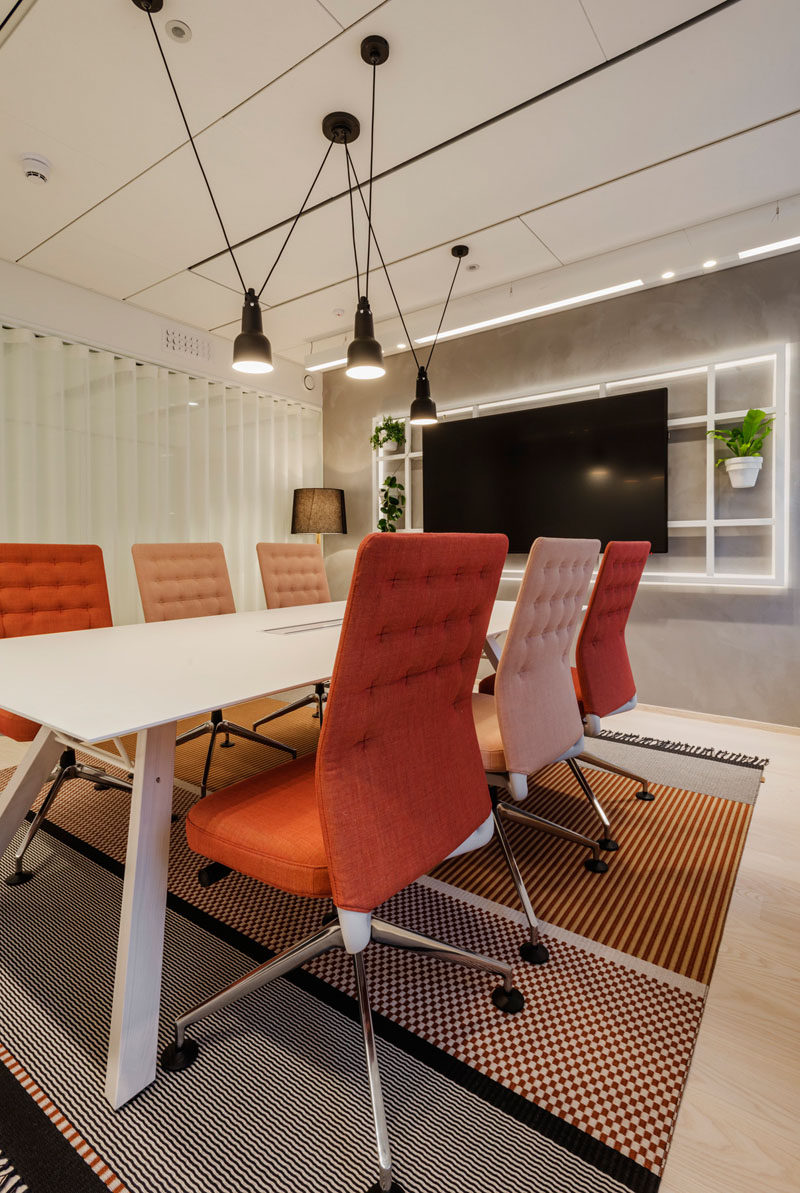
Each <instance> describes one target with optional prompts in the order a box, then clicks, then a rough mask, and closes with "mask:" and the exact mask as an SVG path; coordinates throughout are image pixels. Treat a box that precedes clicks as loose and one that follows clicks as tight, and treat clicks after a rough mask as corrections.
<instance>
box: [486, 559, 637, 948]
mask: <svg viewBox="0 0 800 1193" xmlns="http://www.w3.org/2000/svg"><path fill="white" fill-rule="evenodd" d="M599 550H600V543H599V541H598V540H597V539H555V538H553V539H550V538H539V539H537V540H536V542H535V543H534V544H533V547H532V548H531V552H530V555H529V556H528V563H527V566H526V568H525V575H524V577H523V580H522V584H521V585H520V590H519V595H518V597H517V603H516V607H515V609H514V616H513V618H512V620H511V625H510V626H509V629H508V634H507V636H506V640H505V644H504V646H503V651H502V654H501V655H500V658H499V661H498V664H497V674H496V676H493V677H490V678H492V679H494V681H495V682H494V684H493V685H492V688H493V690H492V691H488V690H487V688H488V687H489V685H488V684H482V685H481V688H482V690H481V691H479V692H478V693H477V694H476V695H474V696H473V702H472V710H473V715H474V718H475V728H476V730H477V733H478V742H479V743H480V747H481V757H482V760H483V765H484V769H485V771H486V775H487V779H488V781H489V785H490V788H491V789H492V798H493V803H494V815H495V825H496V827H497V832H498V837H499V840H500V844H501V846H502V848H503V851H504V853H505V855H506V861H507V862H508V865H509V869H510V870H511V873H512V875H513V876H514V881H515V884H516V886H517V892H518V894H519V897H520V900H521V901H522V904H523V907H525V911H526V914H527V915H528V919H529V921H530V919H531V917H532V916H533V910H532V908H530V907H529V906H526V903H525V900H526V895H525V889H524V886H523V884H522V880H521V877H520V875H519V870H518V868H517V867H516V864H515V862H514V858H513V855H512V854H511V850H510V847H509V846H508V842H507V839H506V836H505V832H504V830H503V827H502V819H503V818H505V819H507V820H512V821H515V822H516V823H518V824H527V825H529V826H530V827H534V828H538V829H541V830H543V831H544V832H548V833H552V834H554V835H555V836H557V837H562V838H564V839H565V840H567V841H574V842H575V844H577V845H583V846H585V847H586V848H587V849H589V850H590V851H591V857H589V858H587V859H586V861H585V863H584V864H585V866H586V868H587V870H591V871H593V872H594V873H597V874H602V873H605V871H606V870H607V869H608V865H607V863H606V862H605V861H604V860H603V859H602V858H601V857H600V850H601V849H612V848H613V849H616V843H615V842H613V841H611V840H610V839H603V840H601V841H594V840H592V838H591V837H586V836H583V835H582V834H581V833H576V832H574V831H573V830H572V829H568V828H566V827H565V826H563V825H560V824H555V823H554V822H553V821H550V820H546V819H545V818H543V817H541V816H537V815H534V813H533V812H530V811H527V810H524V809H522V808H517V807H515V806H514V805H513V804H509V803H507V802H505V801H502V800H501V799H500V793H501V791H503V790H507V791H509V792H510V793H511V795H512V796H513V798H514V800H515V801H516V802H518V803H519V802H522V801H523V800H525V799H527V797H528V776H529V775H534V774H536V773H537V772H538V771H540V770H542V769H543V768H544V767H546V766H550V765H551V764H552V763H554V762H566V763H567V765H568V766H569V768H570V770H571V771H572V773H573V775H574V776H575V778H576V779H577V780H578V782H579V784H580V786H581V790H582V791H583V792H584V794H585V795H586V796H587V798H588V799H589V802H590V803H591V804H592V807H593V808H594V809H595V811H597V808H598V806H599V805H598V804H597V800H596V798H595V796H594V793H593V792H592V790H591V788H590V787H589V785H588V783H587V782H586V779H585V777H584V775H583V773H582V771H581V769H580V766H579V765H578V761H577V759H578V757H579V756H580V755H581V754H582V752H583V744H584V742H583V725H582V722H581V717H580V713H579V711H578V706H577V703H576V701H575V690H574V687H573V682H572V674H571V669H570V662H569V656H570V650H571V647H572V643H573V640H574V638H575V633H576V631H577V628H578V622H579V620H580V615H581V607H582V605H583V602H584V600H585V599H586V593H587V590H588V587H589V584H590V582H591V578H592V571H593V569H594V566H595V563H596V562H597V555H598V552H599ZM523 950H524V952H523V956H525V954H526V953H528V954H530V955H529V956H528V957H527V959H528V960H532V961H536V960H537V957H536V951H537V948H536V944H535V943H533V942H531V944H530V945H527V944H526V945H524V946H523Z"/></svg>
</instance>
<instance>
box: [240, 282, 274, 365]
mask: <svg viewBox="0 0 800 1193" xmlns="http://www.w3.org/2000/svg"><path fill="white" fill-rule="evenodd" d="M233 367H234V369H236V372H237V373H271V372H272V369H273V365H272V347H271V346H270V342H269V340H268V339H267V337H266V336H265V335H264V328H263V326H262V323H261V307H260V306H259V304H258V299H257V298H256V292H255V290H254V289H253V288H252V286H251V287H250V289H249V290H248V291H247V293H246V294H245V299H244V306H243V307H242V330H241V331H240V332H239V334H238V336H237V337H236V339H235V340H234V342H233Z"/></svg>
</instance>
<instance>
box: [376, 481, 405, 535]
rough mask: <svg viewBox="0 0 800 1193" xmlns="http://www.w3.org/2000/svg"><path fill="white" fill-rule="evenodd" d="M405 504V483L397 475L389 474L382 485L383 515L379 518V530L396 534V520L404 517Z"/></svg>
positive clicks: (381, 507)
mask: <svg viewBox="0 0 800 1193" xmlns="http://www.w3.org/2000/svg"><path fill="white" fill-rule="evenodd" d="M405 506H406V492H405V485H401V484H400V481H399V480H398V479H397V477H396V476H387V478H386V480H385V481H384V482H383V484H382V485H381V506H380V509H381V517H380V518H379V519H378V530H380V531H383V532H386V531H390V532H391V533H392V534H394V532H395V531H396V530H397V527H396V526H395V522H399V521H400V519H401V518H402V516H403V510H404V509H405Z"/></svg>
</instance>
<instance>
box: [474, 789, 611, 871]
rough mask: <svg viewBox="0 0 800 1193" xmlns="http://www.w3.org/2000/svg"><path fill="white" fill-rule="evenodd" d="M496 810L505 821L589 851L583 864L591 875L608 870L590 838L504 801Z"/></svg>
mask: <svg viewBox="0 0 800 1193" xmlns="http://www.w3.org/2000/svg"><path fill="white" fill-rule="evenodd" d="M497 810H498V812H500V813H501V815H502V816H503V817H504V818H505V819H506V820H512V821H513V822H514V823H515V824H524V825H527V827H528V828H538V829H539V830H540V832H545V833H550V834H551V835H552V836H554V837H561V839H562V840H564V841H572V842H574V844H575V845H583V846H584V847H585V848H586V849H589V850H591V853H592V856H591V857H587V858H586V860H585V861H584V863H583V864H584V866H585V867H586V869H587V870H589V871H591V873H593V874H605V873H606V871H607V870H608V863H607V862H604V861H603V859H602V858H601V857H600V848H601V847H600V844H599V842H597V841H594V840H593V839H592V838H591V837H584V836H583V834H582V833H576V832H573V830H572V829H571V828H566V827H565V826H564V825H563V824H556V822H555V821H554V820H545V818H544V817H543V816H536V815H535V813H533V812H528V811H527V810H526V809H524V808H515V807H514V805H513V804H507V803H506V802H505V800H503V801H502V802H501V803H499V804H498V805H497ZM518 889H519V888H518Z"/></svg>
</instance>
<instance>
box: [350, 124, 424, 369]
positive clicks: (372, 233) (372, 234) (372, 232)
mask: <svg viewBox="0 0 800 1193" xmlns="http://www.w3.org/2000/svg"><path fill="white" fill-rule="evenodd" d="M344 150H345V153H346V154H347V162H348V171H349V170H352V171H353V177H354V178H355V180H356V186H357V188H358V194H359V197H360V199H361V205H362V207H363V208H364V213H365V214H366V217H367V222H368V225H369V227H368V230H367V235H368V236H369V237H370V238H371V239H372V240H374V241H375V248H376V250H377V253H378V256H379V257H380V260H381V265H382V266H383V272H384V274H385V275H386V281H387V282H388V285H389V289H390V290H391V292H392V298H393V299H394V305H395V306H396V307H397V313H398V315H399V316H400V322H401V323H402V325H403V331H404V332H405V333H406V339H407V340H408V346H409V348H410V349H411V354H412V356H413V357H414V363H415V364H416V366H417V369H419V368H420V363H419V357H418V356H417V354H416V352H415V350H414V341H413V340H412V339H411V336H410V335H409V334H408V328H407V327H406V321H405V319H404V318H403V312H402V311H401V310H400V303H399V302H398V301H397V295H396V294H395V292H394V286H393V285H392V279H391V278H390V277H389V270H388V269H387V268H386V262H385V261H384V259H383V253H382V252H381V246H380V245H379V244H378V237H377V236H376V235H375V229H374V228H373V226H372V220H371V219H370V216H369V209H368V207H367V204H366V202H365V200H364V196H363V194H362V193H361V183H360V182H359V181H358V175H357V174H356V168H355V166H354V165H353V162H352V160H351V157H350V150H349V149H348V147H347V142H345V146H344ZM350 202H351V204H352V192H351V195H350Z"/></svg>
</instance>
